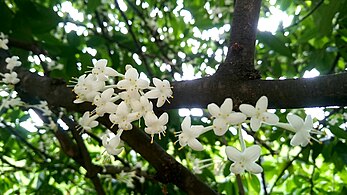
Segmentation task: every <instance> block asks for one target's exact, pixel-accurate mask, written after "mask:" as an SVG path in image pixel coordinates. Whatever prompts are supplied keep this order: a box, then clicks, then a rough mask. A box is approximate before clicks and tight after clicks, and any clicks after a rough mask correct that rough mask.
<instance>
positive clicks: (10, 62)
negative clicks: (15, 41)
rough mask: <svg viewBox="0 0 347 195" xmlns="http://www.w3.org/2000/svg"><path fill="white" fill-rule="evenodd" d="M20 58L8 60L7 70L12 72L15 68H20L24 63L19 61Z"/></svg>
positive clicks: (13, 57)
mask: <svg viewBox="0 0 347 195" xmlns="http://www.w3.org/2000/svg"><path fill="white" fill-rule="evenodd" d="M18 60H19V57H18V56H12V57H11V58H6V60H5V61H6V63H7V65H6V68H7V69H8V70H10V71H12V70H13V68H14V67H17V66H20V65H21V64H22V62H20V61H18Z"/></svg>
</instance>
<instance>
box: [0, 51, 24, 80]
mask: <svg viewBox="0 0 347 195" xmlns="http://www.w3.org/2000/svg"><path fill="white" fill-rule="evenodd" d="M18 60H19V57H18V56H13V57H11V58H6V59H5V61H6V63H7V65H6V69H7V70H9V72H8V73H5V74H2V73H0V76H2V77H3V78H2V80H1V81H2V82H3V83H5V84H8V85H15V84H17V83H18V82H19V81H20V80H19V78H18V77H17V76H18V75H17V73H16V72H15V71H14V70H13V69H14V68H15V67H17V66H20V65H21V64H22V63H21V62H20V61H18Z"/></svg>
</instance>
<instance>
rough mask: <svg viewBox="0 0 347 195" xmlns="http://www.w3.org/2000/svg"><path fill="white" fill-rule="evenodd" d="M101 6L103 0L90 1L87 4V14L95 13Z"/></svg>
mask: <svg viewBox="0 0 347 195" xmlns="http://www.w3.org/2000/svg"><path fill="white" fill-rule="evenodd" d="M100 4H101V0H88V3H87V12H88V13H93V12H94V11H95V10H96V8H98V6H99V5H100Z"/></svg>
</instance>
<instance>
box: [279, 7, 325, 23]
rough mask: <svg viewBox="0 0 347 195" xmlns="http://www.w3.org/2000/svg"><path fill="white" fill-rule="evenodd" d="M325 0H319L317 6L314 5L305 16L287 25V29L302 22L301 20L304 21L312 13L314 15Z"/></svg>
mask: <svg viewBox="0 0 347 195" xmlns="http://www.w3.org/2000/svg"><path fill="white" fill-rule="evenodd" d="M323 2H324V0H321V1H319V2H318V3H317V4H316V6H314V8H313V9H312V10H311V11H309V12H308V13H307V14H306V15H305V16H304V17H302V18H301V19H300V20H299V21H296V22H295V23H294V24H292V25H290V26H288V27H286V28H285V29H289V28H292V27H294V26H296V25H298V24H300V23H301V22H303V21H304V20H305V19H306V18H308V17H309V16H310V15H312V14H313V13H314V12H315V11H316V10H317V9H318V8H319V7H320V6H321V5H322V4H323Z"/></svg>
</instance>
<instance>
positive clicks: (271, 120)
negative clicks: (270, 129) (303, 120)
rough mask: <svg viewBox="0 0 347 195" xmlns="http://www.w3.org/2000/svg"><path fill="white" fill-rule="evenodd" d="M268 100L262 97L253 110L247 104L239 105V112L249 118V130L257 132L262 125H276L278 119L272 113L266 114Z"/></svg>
mask: <svg viewBox="0 0 347 195" xmlns="http://www.w3.org/2000/svg"><path fill="white" fill-rule="evenodd" d="M267 105H268V99H267V97H266V96H262V97H260V98H259V100H258V101H257V103H256V105H255V108H254V107H253V106H252V105H249V104H241V105H240V108H239V109H240V110H241V112H243V113H244V114H246V115H247V116H249V117H251V129H252V130H253V131H258V129H259V128H260V126H261V124H262V123H267V124H270V125H274V124H276V123H278V121H279V118H278V116H277V115H275V114H273V113H269V112H267V111H266V110H267Z"/></svg>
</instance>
